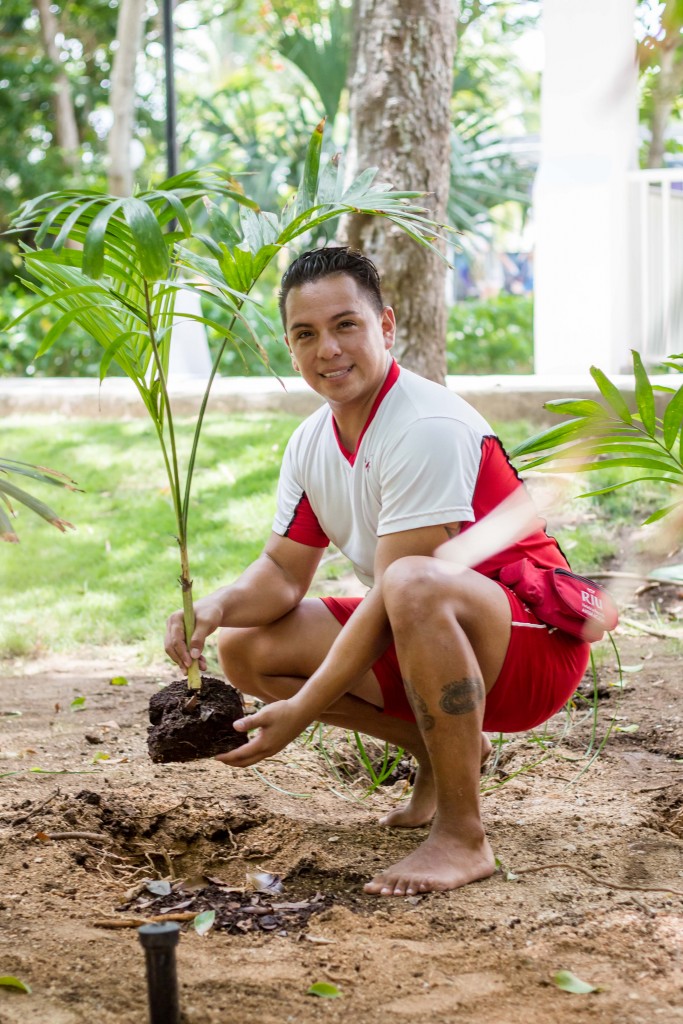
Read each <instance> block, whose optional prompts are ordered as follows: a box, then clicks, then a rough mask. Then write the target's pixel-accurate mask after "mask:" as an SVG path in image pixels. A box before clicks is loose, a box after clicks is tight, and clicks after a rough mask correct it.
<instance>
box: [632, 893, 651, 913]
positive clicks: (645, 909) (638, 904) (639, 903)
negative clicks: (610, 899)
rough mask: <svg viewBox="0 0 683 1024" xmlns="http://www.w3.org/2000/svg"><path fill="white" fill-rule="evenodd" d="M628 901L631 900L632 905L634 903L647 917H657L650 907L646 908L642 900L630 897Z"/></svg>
mask: <svg viewBox="0 0 683 1024" xmlns="http://www.w3.org/2000/svg"><path fill="white" fill-rule="evenodd" d="M630 900H631V902H632V903H635V905H636V906H637V907H640V909H641V910H643V911H644V912H645V913H646V914H647V916H648V917H656V916H657V912H656V911H655V910H653V909H652V907H648V905H647V903H643V901H642V900H639V899H638V897H637V896H633V895H632V896H631V897H630Z"/></svg>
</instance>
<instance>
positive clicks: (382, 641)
mask: <svg viewBox="0 0 683 1024" xmlns="http://www.w3.org/2000/svg"><path fill="white" fill-rule="evenodd" d="M390 642H391V633H390V630H389V620H388V618H387V614H386V610H385V608H384V601H383V600H382V595H381V592H380V588H379V587H376V588H375V589H373V590H371V591H370V593H369V594H368V595H367V597H366V598H365V599H364V600H363V602H362V604H360V605H359V607H358V608H357V609H356V611H355V612H354V613H353V615H352V616H351V618H350V619H349V621H348V622H347V623H346V625H345V626H344V628H343V629H342V631H341V633H340V634H339V636H338V637H337V639H336V640H335V642H334V643H333V644H332V647H331V648H330V650H329V652H328V654H327V657H326V658H325V660H324V661H323V663H322V664H321V666H320V668H318V669H317V671H316V672H314V674H313V675H312V676H311V677H310V679H309V680H308V681H307V682H306V683H305V684H304V686H302V688H301V689H300V690H299V692H298V693H297V694H296V695H295V696H294V697H293V698H291V700H292V701H293V702H294V703H295V704H297V706H298V707H299V708H300V709H301V710H302V712H303V711H304V710H305V712H306V715H307V717H308V718H309V721H311V722H312V721H314V720H315V719H316V718H318V717H319V716H320V715H321V714H322V713H323V712H324V711H325V710H326V709H327V708H329V707H330V706H331V705H332V704H334V702H335V701H336V700H338V699H339V698H340V697H341V696H343V694H345V693H348V691H349V689H350V688H351V687H352V686H353V684H354V683H355V682H356V681H357V680H358V679H360V678H361V677H362V676H363V675H365V673H366V672H368V671H369V670H370V669H371V667H372V665H373V663H374V662H375V661H376V660H377V659H378V658H379V657H380V656H381V655H382V654H383V653H384V651H385V650H386V649H387V647H388V646H389V643H390Z"/></svg>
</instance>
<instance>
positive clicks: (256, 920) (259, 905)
mask: <svg viewBox="0 0 683 1024" xmlns="http://www.w3.org/2000/svg"><path fill="white" fill-rule="evenodd" d="M333 902H334V897H333V896H331V895H324V894H323V893H321V892H316V893H314V894H313V895H312V896H310V897H307V898H304V899H301V900H296V901H293V902H292V901H287V900H285V899H284V898H283V897H276V898H275V899H273V897H272V896H268V895H266V894H261V893H253V892H245V891H244V890H240V889H235V888H230V887H228V886H226V885H225V884H224V883H222V882H220V880H219V879H216V880H214V881H213V882H211V883H210V884H209V885H207V886H206V887H205V888H202V889H200V890H199V891H197V892H186V891H185V890H184V887H183V883H182V882H179V883H177V884H176V885H175V886H174V888H173V891H172V892H171V893H169V894H168V895H166V896H161V897H159V898H157V899H152V900H150V899H149V898H145V895H144V894H143V895H142V896H139V897H138V898H137V899H133V900H131V901H130V902H129V903H126V904H124V905H123V906H121V907H118V908H117V909H118V910H124V911H129V912H130V911H133V912H134V913H136V914H145V915H153V914H164V915H166V914H169V913H170V914H173V913H174V912H175V911H181V912H183V914H187V915H189V914H190V913H192V914H201V913H203V912H204V911H206V910H213V911H215V913H216V918H215V922H214V926H213V927H214V928H215V929H216V931H224V932H228V934H230V935H240V934H242V935H244V934H246V933H248V932H276V931H277V932H279V933H280V934H281V935H282V934H290V933H295V934H296V933H298V932H302V931H305V930H306V928H307V926H308V920H309V918H310V917H311V916H312V915H313V914H319V913H321V911H323V910H327V909H328V908H329V907H330V906H331V905H332V903H333ZM172 919H173V918H172V917H171V918H169V920H172Z"/></svg>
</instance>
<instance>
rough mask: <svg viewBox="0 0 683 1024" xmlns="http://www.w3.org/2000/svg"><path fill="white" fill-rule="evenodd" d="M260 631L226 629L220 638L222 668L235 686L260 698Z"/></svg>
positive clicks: (219, 653) (219, 651)
mask: <svg viewBox="0 0 683 1024" xmlns="http://www.w3.org/2000/svg"><path fill="white" fill-rule="evenodd" d="M260 632H261V631H260V630H258V629H230V628H225V629H222V630H221V631H220V634H219V636H218V657H219V660H220V663H221V668H222V669H223V672H224V674H225V676H226V678H227V679H228V680H229V682H231V683H232V685H233V686H236V687H237V689H238V690H241V691H242V692H243V693H248V694H250V695H251V696H254V697H258V696H260V693H259V692H258V691H259V689H260V688H259V685H258V680H259V676H260V672H259V662H260V660H261V658H262V650H261V648H262V647H263V643H262V638H261V637H260V636H259V634H260Z"/></svg>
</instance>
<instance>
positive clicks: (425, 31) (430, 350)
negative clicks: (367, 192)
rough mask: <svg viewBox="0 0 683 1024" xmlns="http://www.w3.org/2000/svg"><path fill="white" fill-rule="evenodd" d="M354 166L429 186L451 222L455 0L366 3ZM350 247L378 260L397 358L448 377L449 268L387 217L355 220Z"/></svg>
mask: <svg viewBox="0 0 683 1024" xmlns="http://www.w3.org/2000/svg"><path fill="white" fill-rule="evenodd" d="M356 14H357V22H356V32H357V44H356V62H355V69H354V74H353V79H352V89H351V143H350V147H349V149H350V153H349V158H350V164H351V167H352V168H354V169H356V170H362V169H363V168H366V167H376V166H378V167H379V175H378V180H379V181H383V182H389V183H390V184H391V185H393V186H394V188H397V189H400V190H406V189H408V190H419V191H424V192H429V193H430V196H429V197H428V198H427V199H426V200H425V203H424V205H425V206H428V208H429V211H430V214H431V216H433V217H434V218H435V219H437V220H440V221H442V220H444V219H445V214H446V200H447V197H448V182H449V156H450V128H451V116H450V98H451V87H452V78H453V70H452V69H453V57H454V53H455V20H456V13H455V9H454V5H453V2H452V0H425V2H418V0H357V7H356ZM345 231H346V240H347V242H348V244H350V245H353V246H354V247H356V248H358V249H361V250H362V251H363V252H365V253H366V255H368V256H370V257H371V258H372V259H373V260H374V261H375V262H376V263H377V266H378V268H379V271H380V273H381V275H382V284H383V291H384V293H385V299H386V301H387V302H388V303H390V304H391V305H392V306H394V308H395V310H396V314H397V320H398V334H397V345H396V356H397V358H398V359H399V361H400V362H401V363H403V365H405V366H407V367H408V368H409V369H411V370H414V371H415V372H416V373H419V374H421V375H422V376H424V377H429V378H431V379H432V380H436V381H440V382H442V383H443V381H444V378H445V373H446V303H445V292H446V287H445V281H446V266H445V264H444V263H443V262H442V261H440V260H439V259H438V257H437V256H435V255H434V254H432V253H430V252H429V251H428V250H426V249H424V248H421V247H420V246H419V245H417V244H416V243H415V242H413V241H412V239H410V238H408V236H407V235H405V234H403V233H402V232H401V231H400V230H399V229H398V228H394V227H391V226H389V227H387V225H386V224H385V223H384V222H383V221H382V218H380V217H367V218H364V217H359V216H357V217H352V218H349V220H348V223H347V225H346V226H345Z"/></svg>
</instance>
